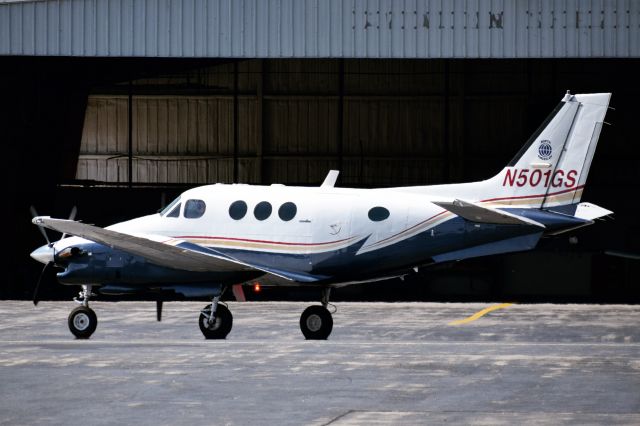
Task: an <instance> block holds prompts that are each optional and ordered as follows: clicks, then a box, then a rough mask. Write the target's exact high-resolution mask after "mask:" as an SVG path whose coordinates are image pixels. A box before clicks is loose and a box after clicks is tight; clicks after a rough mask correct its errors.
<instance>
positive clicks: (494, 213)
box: [432, 199, 545, 228]
mask: <svg viewBox="0 0 640 426" xmlns="http://www.w3.org/2000/svg"><path fill="white" fill-rule="evenodd" d="M432 203H433V204H436V205H438V206H440V207H442V208H443V209H447V210H449V211H450V212H451V213H454V214H457V215H458V216H460V217H462V218H464V219H466V220H468V221H471V222H479V223H496V224H504V225H529V226H537V227H540V228H545V226H544V225H543V224H542V223H539V222H536V221H535V220H531V219H528V218H526V217H522V216H518V215H515V214H512V213H509V212H505V211H502V210H498V209H492V208H490V207H485V206H481V205H478V204H474V203H470V202H468V201H462V200H457V199H456V200H453V201H452V202H450V201H432Z"/></svg>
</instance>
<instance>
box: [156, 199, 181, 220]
mask: <svg viewBox="0 0 640 426" xmlns="http://www.w3.org/2000/svg"><path fill="white" fill-rule="evenodd" d="M179 202H180V197H178V198H176V199H175V200H173V201H172V202H171V204H169V205H168V206H167V207H165V208H164V209H162V211H161V212H160V216H165V215H166V214H167V213H169V212H170V211H171V209H173V206H175V205H176V204H178V203H179Z"/></svg>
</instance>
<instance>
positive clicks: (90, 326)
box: [67, 285, 98, 339]
mask: <svg viewBox="0 0 640 426" xmlns="http://www.w3.org/2000/svg"><path fill="white" fill-rule="evenodd" d="M91 296H95V294H93V293H92V292H91V286H90V285H83V286H82V291H81V292H80V295H79V297H77V298H75V299H74V300H75V301H76V302H77V303H80V305H81V306H78V307H77V308H75V309H74V310H73V311H71V313H70V314H69V319H68V321H67V322H68V324H69V331H71V333H72V334H73V335H74V336H76V339H88V338H89V337H91V335H92V334H93V332H94V331H96V327H98V317H97V316H96V313H95V312H94V311H93V309H91V308H89V299H90V298H91Z"/></svg>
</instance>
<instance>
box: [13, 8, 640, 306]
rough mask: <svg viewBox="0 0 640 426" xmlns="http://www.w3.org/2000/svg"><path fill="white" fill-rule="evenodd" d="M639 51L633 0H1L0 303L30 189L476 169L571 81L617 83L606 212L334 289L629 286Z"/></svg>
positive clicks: (18, 288) (415, 179)
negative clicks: (563, 230)
mask: <svg viewBox="0 0 640 426" xmlns="http://www.w3.org/2000/svg"><path fill="white" fill-rule="evenodd" d="M639 57H640V2H638V1H635V0H327V1H324V0H39V1H2V2H0V93H1V94H2V95H1V96H0V123H1V127H0V129H2V131H1V133H0V134H1V135H2V142H3V143H2V147H3V152H4V155H3V157H2V158H3V161H2V167H1V170H2V172H1V173H2V182H3V184H4V199H5V202H4V203H3V208H2V209H1V215H2V223H3V224H5V238H4V241H5V242H6V243H5V244H7V245H8V246H7V247H6V248H7V250H5V251H4V252H5V262H4V263H5V265H8V268H6V269H5V273H4V274H3V278H2V279H3V281H4V283H3V285H2V286H0V297H5V298H6V297H29V296H30V292H31V291H32V289H33V286H34V285H35V281H36V280H37V277H38V274H39V273H40V270H39V266H38V265H37V264H35V262H33V261H32V260H31V259H29V257H28V253H29V252H30V251H31V250H32V249H33V248H35V247H37V246H38V245H40V244H42V237H41V236H40V234H39V232H38V230H37V228H35V227H34V226H33V225H31V224H30V222H29V206H30V205H35V206H36V207H37V209H38V211H39V212H40V213H41V214H50V215H52V216H57V217H65V216H66V215H68V212H69V210H70V209H71V207H72V206H73V205H77V206H78V209H79V215H78V218H81V219H82V220H84V221H86V222H90V223H96V224H98V225H108V224H110V223H113V222H116V221H120V220H124V219H127V218H130V217H132V216H137V215H141V214H145V213H149V212H152V211H155V210H156V209H157V208H158V207H160V206H162V205H163V204H164V203H166V202H168V201H169V200H170V198H172V197H173V196H175V195H176V194H178V193H179V192H181V191H182V190H184V189H186V188H188V187H191V186H195V185H200V184H206V183H214V182H241V183H242V182H243V183H253V184H271V183H283V184H288V185H316V184H319V183H320V182H321V181H322V179H323V178H324V176H325V174H326V173H327V171H328V170H330V169H339V170H341V175H340V180H339V183H338V184H339V185H341V186H352V187H380V186H401V185H418V184H420V185H428V184H436V183H446V182H462V181H471V180H477V179H483V178H486V177H489V176H492V175H494V174H495V173H496V172H497V171H499V170H500V169H501V168H502V167H503V166H504V165H505V164H506V163H507V162H508V160H509V159H510V158H511V157H512V156H513V155H514V154H515V153H516V152H517V151H518V149H519V148H520V146H521V145H522V144H523V143H524V142H525V141H526V139H527V138H528V136H529V135H530V134H531V133H532V132H533V131H534V130H535V128H536V127H537V126H538V125H539V123H540V122H541V121H542V120H543V119H544V117H545V116H546V115H547V114H548V112H549V111H551V109H552V108H553V106H555V104H556V103H557V102H558V101H559V100H560V99H561V98H562V96H563V95H564V93H565V92H566V91H567V90H570V91H571V92H572V93H582V92H605V91H606V92H612V93H613V97H612V101H611V106H612V108H614V109H612V110H611V111H610V112H609V113H608V115H607V121H608V123H609V124H610V126H607V127H606V128H605V129H604V131H603V132H602V135H601V138H600V146H599V148H598V151H597V153H596V156H595V160H594V163H593V167H592V170H591V174H590V177H589V181H588V186H587V189H586V190H585V194H584V199H585V200H588V201H592V202H595V203H597V204H598V205H602V206H604V207H607V208H609V209H611V210H613V211H614V212H615V216H614V219H613V220H609V221H605V222H603V223H599V224H598V225H596V226H592V227H589V228H586V229H584V230H581V231H576V232H575V233H574V234H571V235H568V236H563V237H558V238H555V239H550V240H547V241H544V242H543V243H542V244H541V246H540V248H539V249H538V250H536V251H535V252H530V253H526V254H512V255H508V256H497V257H489V258H486V259H477V260H471V261H465V262H461V263H459V264H456V265H452V266H450V267H448V268H444V269H439V270H433V271H425V272H424V273H421V274H418V275H417V276H415V277H412V278H411V279H408V280H406V282H405V283H404V284H399V283H396V284H397V285H396V286H395V287H394V288H393V289H392V290H391V291H390V287H389V286H388V285H386V284H379V285H374V286H371V287H354V288H345V289H343V290H340V291H341V293H338V294H336V298H337V299H339V298H340V297H343V298H352V299H361V298H365V299H394V300H395V299H419V300H433V299H450V298H462V299H487V298H495V299H505V298H512V299H513V298H516V299H522V300H527V299H533V300H535V299H540V300H558V299H564V300H572V301H583V300H592V301H593V300H595V301H622V302H632V301H635V302H637V301H640V290H639V289H638V286H637V278H636V277H637V276H638V272H640V267H639V265H640V260H638V258H639V254H640V242H639V241H640V225H638V223H637V221H636V218H635V216H636V214H635V204H636V200H635V197H636V196H637V195H638V194H640V191H638V188H639V183H638V182H639V179H638V177H639V174H640V171H639V170H640V167H639V166H640V163H639V162H638V152H639V148H638V142H637V141H638V138H639V136H638V135H639V134H640V128H639V126H638V113H637V111H638V106H637V103H638V99H640V83H639V82H638V76H640V61H639V60H638V58H639ZM47 279H50V280H53V276H51V277H48V278H47ZM58 294H62V292H60V293H58ZM46 296H47V295H45V297H46ZM48 296H49V297H54V296H55V294H54V293H52V292H51V293H50V294H49V295H48ZM65 297H66V296H65ZM283 297H284V296H283Z"/></svg>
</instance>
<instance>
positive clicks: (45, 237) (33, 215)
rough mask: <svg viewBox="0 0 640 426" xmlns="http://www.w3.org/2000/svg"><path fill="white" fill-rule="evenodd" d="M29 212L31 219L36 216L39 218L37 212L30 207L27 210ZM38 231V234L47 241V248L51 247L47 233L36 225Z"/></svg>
mask: <svg viewBox="0 0 640 426" xmlns="http://www.w3.org/2000/svg"><path fill="white" fill-rule="evenodd" d="M29 210H30V211H31V218H32V219H33V218H35V217H37V216H39V214H38V212H37V211H36V208H35V207H33V206H31V207H30V208H29ZM38 229H39V230H40V233H41V234H42V236H43V237H44V239H45V240H47V245H48V246H49V247H51V246H52V245H53V244H51V240H49V236H48V235H47V231H45V229H44V227H43V226H40V225H38Z"/></svg>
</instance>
